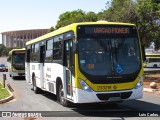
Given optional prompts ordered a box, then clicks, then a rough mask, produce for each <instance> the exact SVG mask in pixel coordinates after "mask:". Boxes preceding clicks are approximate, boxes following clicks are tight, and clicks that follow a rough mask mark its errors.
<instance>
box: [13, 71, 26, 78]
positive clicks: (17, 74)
mask: <svg viewBox="0 0 160 120" xmlns="http://www.w3.org/2000/svg"><path fill="white" fill-rule="evenodd" d="M18 76H19V77H20V76H21V77H23V76H25V73H24V72H21V73H20V72H19V73H17V72H12V77H18Z"/></svg>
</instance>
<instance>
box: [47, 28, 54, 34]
mask: <svg viewBox="0 0 160 120" xmlns="http://www.w3.org/2000/svg"><path fill="white" fill-rule="evenodd" d="M54 30H55V29H54V27H51V28H50V29H49V30H48V32H47V33H50V32H53V31H54Z"/></svg>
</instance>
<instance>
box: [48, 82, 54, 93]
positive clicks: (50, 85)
mask: <svg viewBox="0 0 160 120" xmlns="http://www.w3.org/2000/svg"><path fill="white" fill-rule="evenodd" d="M48 87H49V91H51V92H54V84H53V83H50V82H49V83H48Z"/></svg>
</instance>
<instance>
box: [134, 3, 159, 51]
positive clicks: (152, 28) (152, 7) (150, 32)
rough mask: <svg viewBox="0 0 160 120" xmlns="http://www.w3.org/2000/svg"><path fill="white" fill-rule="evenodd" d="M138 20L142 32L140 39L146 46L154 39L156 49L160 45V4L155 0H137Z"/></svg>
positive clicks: (137, 23)
mask: <svg viewBox="0 0 160 120" xmlns="http://www.w3.org/2000/svg"><path fill="white" fill-rule="evenodd" d="M137 4H138V5H137V9H136V21H135V24H136V25H137V27H138V30H139V33H140V39H141V40H142V43H143V44H144V45H145V46H149V45H150V43H151V42H152V41H153V42H155V43H156V44H155V45H156V49H159V47H160V46H159V45H160V43H159V42H160V41H159V38H160V27H159V26H158V24H157V22H156V21H157V20H158V19H160V14H157V13H158V11H159V10H160V5H158V4H157V3H155V2H153V0H137Z"/></svg>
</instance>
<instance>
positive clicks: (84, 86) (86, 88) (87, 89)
mask: <svg viewBox="0 0 160 120" xmlns="http://www.w3.org/2000/svg"><path fill="white" fill-rule="evenodd" d="M78 80H79V83H80V85H81V87H82V88H83V90H85V91H87V92H92V89H91V88H90V87H89V86H88V85H87V83H85V82H84V80H82V79H80V78H79V79H78Z"/></svg>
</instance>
